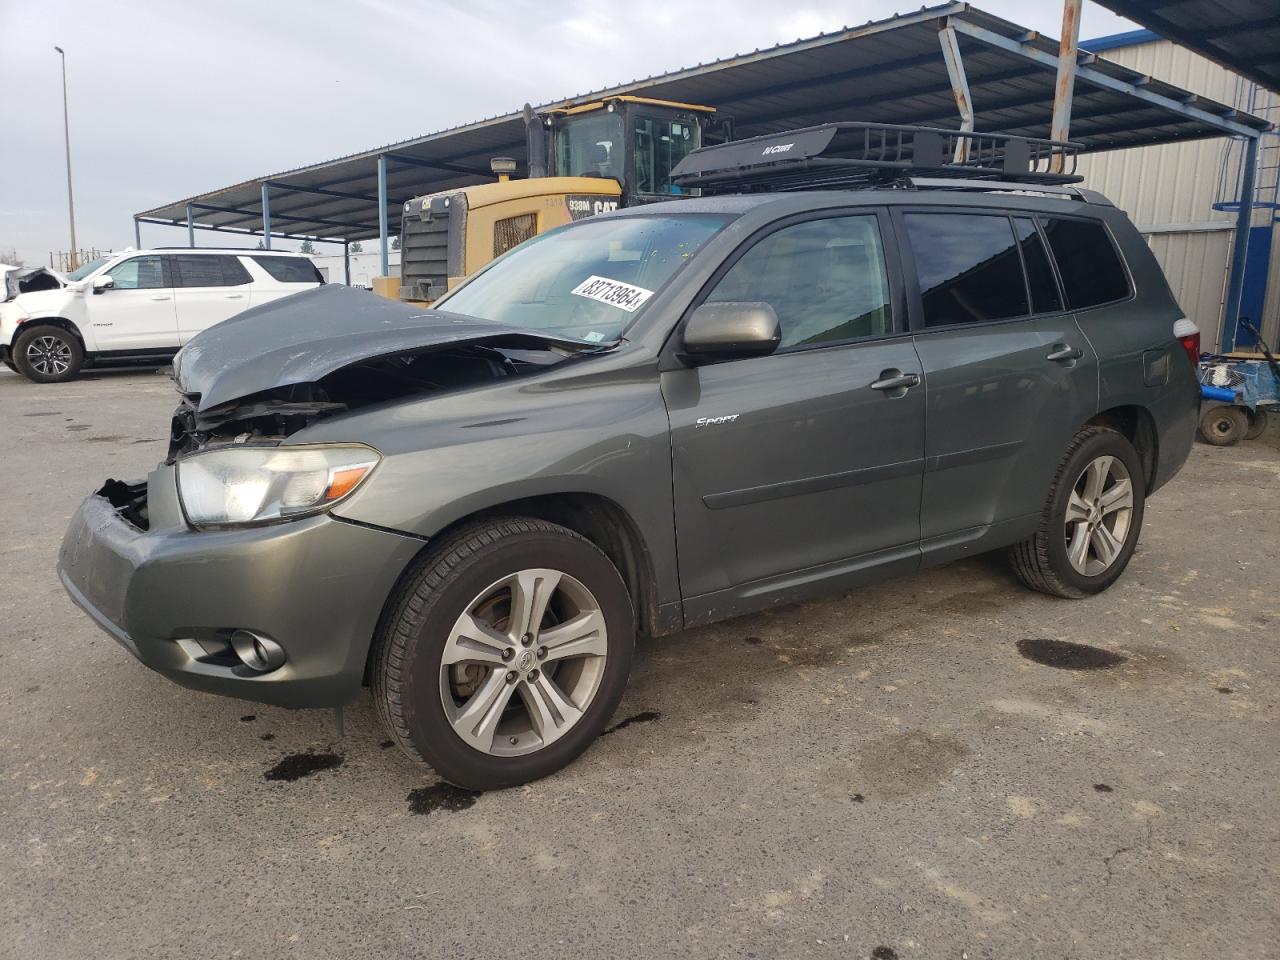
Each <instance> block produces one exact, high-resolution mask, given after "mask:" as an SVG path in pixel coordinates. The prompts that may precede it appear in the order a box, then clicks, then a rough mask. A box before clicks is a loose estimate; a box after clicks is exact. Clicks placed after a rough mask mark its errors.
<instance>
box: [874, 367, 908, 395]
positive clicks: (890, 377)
mask: <svg viewBox="0 0 1280 960" xmlns="http://www.w3.org/2000/svg"><path fill="white" fill-rule="evenodd" d="M918 386H920V375H919V374H918V373H903V372H902V371H901V370H885V371H883V372H882V373H881V374H880V379H879V380H876V381H875V382H873V383H872V384H871V389H872V390H882V391H884V392H886V393H888V394H889V395H890V396H891V397H900V396H902V395H903V394H904V393H906V392H907V391H908V390H909V389H911V388H912V387H918Z"/></svg>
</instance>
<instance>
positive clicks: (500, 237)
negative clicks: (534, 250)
mask: <svg viewBox="0 0 1280 960" xmlns="http://www.w3.org/2000/svg"><path fill="white" fill-rule="evenodd" d="M537 232H538V215H537V214H536V213H522V214H520V215H519V216H517V217H507V218H506V219H505V220H499V221H498V222H497V223H495V224H494V225H493V255H494V256H495V257H500V256H502V255H503V254H504V253H506V252H507V251H508V250H510V249H511V248H512V247H518V246H519V245H520V244H522V243H524V242H525V241H526V240H528V239H529V238H530V237H532V236H533V235H534V234H535V233H537Z"/></svg>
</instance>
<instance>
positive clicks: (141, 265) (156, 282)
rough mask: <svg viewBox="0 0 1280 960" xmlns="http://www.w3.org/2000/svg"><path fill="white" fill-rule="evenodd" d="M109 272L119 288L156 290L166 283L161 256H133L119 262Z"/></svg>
mask: <svg viewBox="0 0 1280 960" xmlns="http://www.w3.org/2000/svg"><path fill="white" fill-rule="evenodd" d="M107 273H108V274H109V275H110V276H111V279H112V280H114V281H115V288H116V289H117V290H156V289H158V288H160V287H163V286H164V285H165V282H164V269H163V267H162V266H161V265H160V258H159V257H133V258H131V259H129V260H126V261H124V262H123V263H118V264H116V265H115V266H114V267H112V268H111V269H110V270H108V271H107Z"/></svg>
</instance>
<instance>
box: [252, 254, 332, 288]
mask: <svg viewBox="0 0 1280 960" xmlns="http://www.w3.org/2000/svg"><path fill="white" fill-rule="evenodd" d="M253 262H254V263H256V264H257V265H258V266H260V267H261V268H262V269H263V270H265V271H267V273H269V274H270V275H271V278H272V279H273V280H279V281H280V282H281V283H324V278H323V277H321V276H320V271H319V270H317V269H316V267H315V264H313V263H312V262H311V261H310V260H308V259H307V258H306V257H254V258H253Z"/></svg>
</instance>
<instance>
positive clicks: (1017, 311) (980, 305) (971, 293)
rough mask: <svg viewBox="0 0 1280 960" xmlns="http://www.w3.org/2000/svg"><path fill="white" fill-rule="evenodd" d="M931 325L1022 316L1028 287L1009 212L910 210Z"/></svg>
mask: <svg viewBox="0 0 1280 960" xmlns="http://www.w3.org/2000/svg"><path fill="white" fill-rule="evenodd" d="M906 221H907V234H908V236H909V238H910V241H911V249H912V251H913V252H914V253H915V262H916V274H917V276H918V277H919V278H920V297H921V300H922V301H923V303H924V322H925V325H926V326H930V327H937V326H945V325H948V324H955V323H981V322H982V321H984V320H1004V319H1007V318H1008V317H1022V316H1026V315H1027V313H1028V312H1029V311H1028V309H1027V287H1026V283H1025V282H1024V281H1023V277H1022V262H1021V259H1020V258H1019V257H1018V247H1017V245H1016V243H1015V242H1014V237H1013V227H1012V226H1011V225H1010V224H1009V219H1008V217H996V216H984V215H982V214H968V213H964V214H954V213H909V214H907V216H906Z"/></svg>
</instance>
